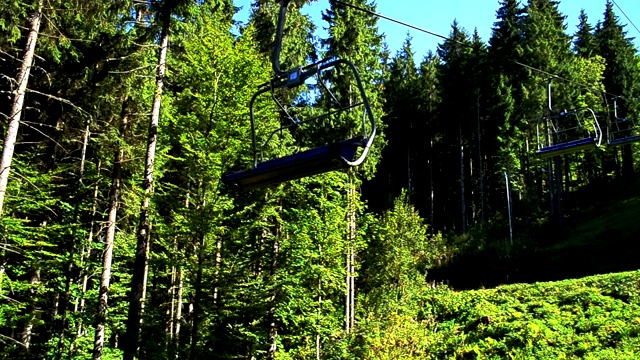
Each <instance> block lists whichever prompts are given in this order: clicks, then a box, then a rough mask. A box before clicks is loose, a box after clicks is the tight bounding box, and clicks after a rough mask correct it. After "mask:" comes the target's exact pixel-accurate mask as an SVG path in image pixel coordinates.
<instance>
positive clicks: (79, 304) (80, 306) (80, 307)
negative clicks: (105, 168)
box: [73, 161, 102, 336]
mask: <svg viewBox="0 0 640 360" xmlns="http://www.w3.org/2000/svg"><path fill="white" fill-rule="evenodd" d="M101 167H102V163H101V162H100V161H98V174H100V168H101ZM99 185H100V182H99V181H96V183H95V185H94V187H93V204H92V206H91V227H90V229H89V235H87V244H88V246H87V247H86V252H85V249H82V256H81V258H80V263H81V266H83V268H82V269H81V273H82V280H81V285H80V286H81V289H82V290H81V291H82V292H81V294H80V299H79V301H76V306H75V308H74V310H73V311H74V312H75V313H76V314H77V313H80V314H82V313H83V312H84V305H85V298H84V296H85V294H86V293H87V286H88V283H89V272H88V271H87V269H86V268H84V260H85V259H89V258H90V257H91V242H92V241H93V234H94V230H95V216H96V212H97V211H98V193H99V190H100V187H99ZM76 328H77V336H80V335H82V333H83V324H82V318H81V317H78V322H77V325H76Z"/></svg>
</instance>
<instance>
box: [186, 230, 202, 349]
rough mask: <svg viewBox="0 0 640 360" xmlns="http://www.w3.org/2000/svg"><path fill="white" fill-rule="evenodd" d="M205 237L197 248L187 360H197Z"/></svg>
mask: <svg viewBox="0 0 640 360" xmlns="http://www.w3.org/2000/svg"><path fill="white" fill-rule="evenodd" d="M205 245H206V243H205V236H204V235H201V236H200V245H199V246H198V248H199V249H198V271H197V273H196V283H195V285H194V288H195V294H194V300H193V322H192V324H193V325H192V327H191V351H190V353H189V359H191V360H195V359H197V356H196V355H197V354H198V341H199V340H200V338H199V333H198V330H199V329H198V328H199V327H200V303H201V300H202V299H201V298H202V270H203V269H202V267H203V265H204V247H205Z"/></svg>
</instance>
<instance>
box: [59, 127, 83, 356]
mask: <svg viewBox="0 0 640 360" xmlns="http://www.w3.org/2000/svg"><path fill="white" fill-rule="evenodd" d="M90 125H91V124H90V123H89V122H87V126H86V128H85V132H84V136H83V138H82V149H81V153H82V156H81V157H80V164H79V165H80V166H79V167H80V168H79V170H78V189H83V188H84V184H83V180H84V166H85V165H84V162H85V159H86V155H87V146H88V144H89V138H90V136H91V128H90ZM83 193H84V192H83V191H80V192H78V193H77V194H76V199H75V205H74V209H73V225H72V226H73V231H72V233H71V243H70V244H69V255H68V256H69V258H68V259H67V269H66V281H65V286H64V294H63V296H62V302H61V304H60V307H59V308H60V317H61V319H60V325H59V326H60V328H59V331H60V337H59V339H58V353H57V356H56V359H62V354H63V353H64V338H65V331H66V330H67V323H68V321H67V308H68V307H69V298H70V297H71V283H72V282H73V279H74V278H75V276H74V274H73V273H74V268H75V267H76V266H75V260H74V257H75V255H76V236H77V233H78V228H79V224H78V217H79V215H80V204H81V203H82V198H83V195H84V194H83Z"/></svg>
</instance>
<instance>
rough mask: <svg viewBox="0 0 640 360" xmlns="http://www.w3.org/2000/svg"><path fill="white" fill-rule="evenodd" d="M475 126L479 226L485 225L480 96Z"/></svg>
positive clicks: (477, 99) (477, 103) (477, 102)
mask: <svg viewBox="0 0 640 360" xmlns="http://www.w3.org/2000/svg"><path fill="white" fill-rule="evenodd" d="M476 109H477V118H476V119H477V120H476V122H477V125H478V169H479V170H480V174H479V175H480V226H481V227H483V226H484V223H485V217H484V163H483V161H482V132H481V131H480V94H478V97H477V98H476Z"/></svg>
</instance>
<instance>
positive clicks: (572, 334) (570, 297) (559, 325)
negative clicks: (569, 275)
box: [363, 271, 640, 359]
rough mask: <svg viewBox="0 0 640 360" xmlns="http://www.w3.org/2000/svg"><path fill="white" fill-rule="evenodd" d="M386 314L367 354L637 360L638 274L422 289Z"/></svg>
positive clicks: (385, 356) (639, 329)
mask: <svg viewBox="0 0 640 360" xmlns="http://www.w3.org/2000/svg"><path fill="white" fill-rule="evenodd" d="M419 308H420V309H421V310H419V311H418V312H417V313H416V314H412V315H410V314H396V313H394V314H390V315H389V317H388V318H387V319H386V322H385V323H384V324H379V326H380V328H379V329H378V331H377V333H378V334H379V337H377V338H369V339H367V344H366V346H364V348H367V349H368V350H367V351H366V352H365V354H363V358H368V359H510V358H511V359H638V358H639V357H640V337H639V334H640V271H634V272H625V273H616V274H606V275H597V276H591V277H586V278H582V279H572V280H563V281H558V282H547V283H535V284H518V285H505V286H500V287H497V288H494V289H487V290H471V291H461V292H457V291H453V290H451V289H449V288H447V287H444V286H441V287H437V288H435V289H430V290H427V291H426V293H425V294H424V297H423V300H422V304H421V306H420V307H419Z"/></svg>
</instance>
